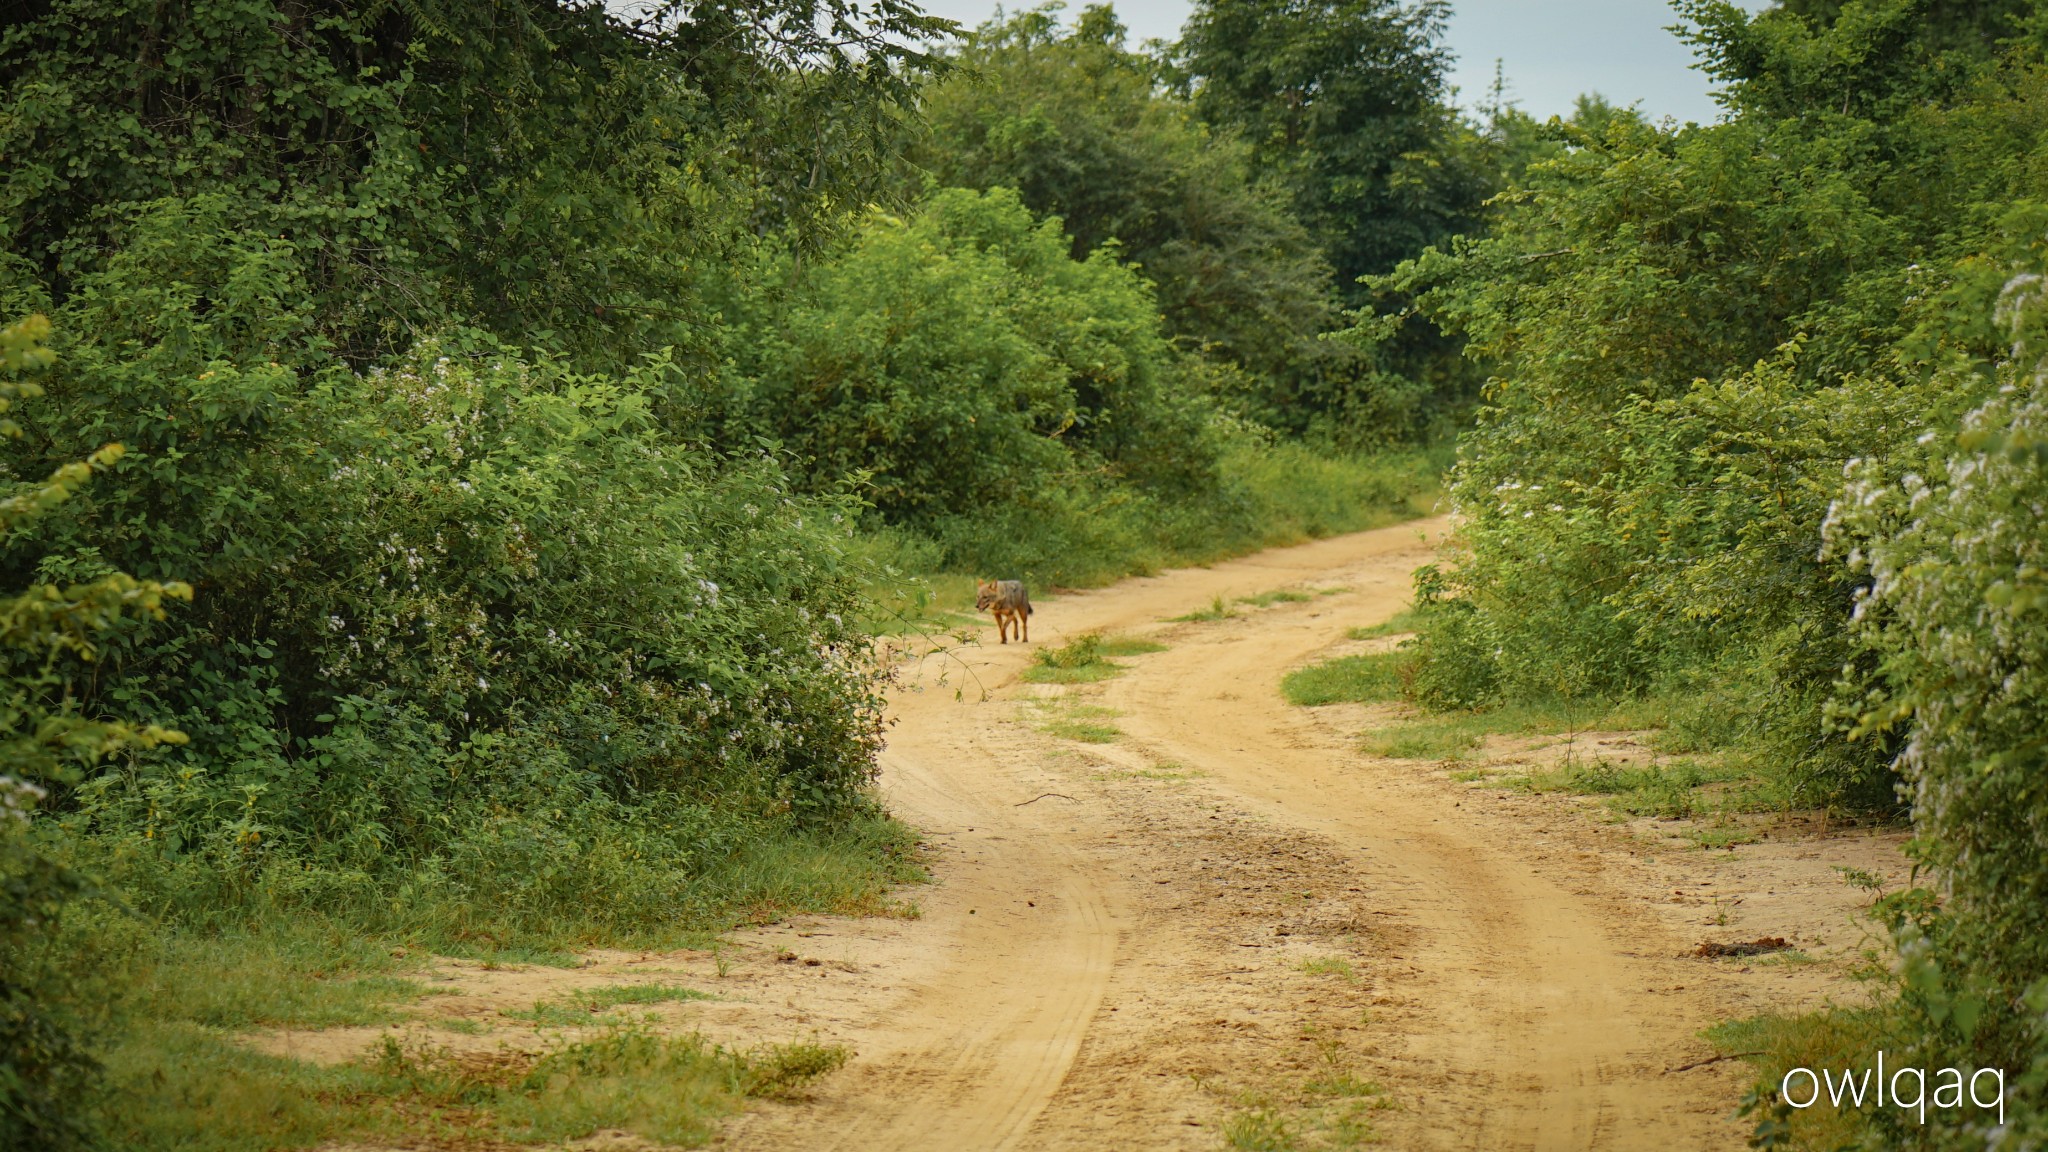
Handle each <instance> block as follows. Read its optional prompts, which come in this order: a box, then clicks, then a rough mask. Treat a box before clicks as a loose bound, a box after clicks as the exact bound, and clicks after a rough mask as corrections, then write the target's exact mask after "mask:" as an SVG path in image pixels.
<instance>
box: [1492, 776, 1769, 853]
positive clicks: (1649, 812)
mask: <svg viewBox="0 0 2048 1152" xmlns="http://www.w3.org/2000/svg"><path fill="white" fill-rule="evenodd" d="M1753 783H1754V777H1753V776H1752V774H1751V772H1750V771H1749V770H1748V768H1747V767H1746V766H1745V765H1743V764H1741V763H1739V762H1735V761H1727V760H1692V759H1686V760H1675V761H1671V762H1668V763H1657V762H1653V761H1645V762H1643V763H1617V762H1615V761H1612V760H1606V759H1596V760H1592V761H1590V762H1579V763H1571V764H1566V765H1564V766H1562V767H1557V768H1552V769H1549V770H1546V771H1538V772H1531V773H1529V774H1527V775H1526V776H1523V777H1519V778H1517V779H1515V780H1514V784H1515V785H1516V786H1517V787H1522V788H1525V789H1527V790H1529V791H1532V792H1567V793H1570V794H1572V795H1576V796H1599V797H1603V798H1604V799H1605V800H1606V803H1607V807H1608V809H1609V810H1610V811H1612V812H1614V813H1615V814H1616V815H1619V816H1655V817H1662V818H1664V819H1670V820H1676V819H1684V818H1687V817H1693V816H1699V815H1704V814H1707V813H1710V812H1723V813H1727V812H1733V811H1744V810H1752V809H1755V808H1756V807H1758V806H1759V795H1758V794H1757V793H1756V792H1755V791H1754V790H1753V789H1752V788H1751V787H1750V786H1751V785H1752V784H1753ZM1753 838H1754V837H1753V836H1752V835H1751V834H1750V833H1748V832H1747V831H1746V830H1744V829H1741V828H1739V827H1729V826H1723V827H1720V828H1715V829H1700V830H1698V831H1697V832H1696V834H1695V836H1694V839H1695V840H1696V841H1697V842H1698V843H1699V844H1700V845H1701V846H1702V847H1707V848H1725V847H1729V846H1730V845H1733V844H1745V843H1749V842H1750V841H1751V840H1752V839H1753Z"/></svg>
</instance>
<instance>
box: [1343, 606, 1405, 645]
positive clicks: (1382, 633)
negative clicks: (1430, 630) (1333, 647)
mask: <svg viewBox="0 0 2048 1152" xmlns="http://www.w3.org/2000/svg"><path fill="white" fill-rule="evenodd" d="M1421 620H1422V614H1421V613H1419V612H1417V611H1416V610H1415V609H1413V608H1403V609H1402V610H1401V611H1399V612H1397V613H1395V614H1394V615H1393V616H1392V617H1391V618H1389V619H1387V620H1384V621H1382V622H1380V623H1378V624H1373V625H1369V626H1367V627H1363V628H1351V629H1348V630H1346V631H1345V633H1344V638H1345V639H1347V640H1378V639H1381V638H1383V637H1386V636H1405V635H1407V634H1408V633H1410V632H1413V631H1415V629H1416V627H1417V625H1419V624H1420V623H1421Z"/></svg>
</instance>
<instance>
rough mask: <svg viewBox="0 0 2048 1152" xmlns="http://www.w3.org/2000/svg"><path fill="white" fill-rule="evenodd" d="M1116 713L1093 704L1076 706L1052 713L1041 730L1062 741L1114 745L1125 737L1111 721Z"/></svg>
mask: <svg viewBox="0 0 2048 1152" xmlns="http://www.w3.org/2000/svg"><path fill="white" fill-rule="evenodd" d="M1115 716H1116V711H1115V710H1114V709H1111V708H1103V707H1100V706H1097V705H1092V704H1075V705H1069V706H1067V707H1065V708H1060V709H1057V710H1054V711H1051V712H1050V713H1049V714H1048V715H1047V716H1046V718H1045V721H1044V722H1043V723H1042V724H1040V725H1039V727H1040V728H1041V729H1043V730H1044V731H1045V732H1047V733H1050V734H1051V735H1054V736H1057V737H1059V738H1060V739H1062V740H1077V741H1079V742H1081V743H1083V744H1114V743H1115V742H1116V741H1117V740H1118V739H1119V738H1121V737H1122V736H1123V732H1122V730H1120V729H1119V728H1117V726H1116V725H1115V724H1112V723H1110V720H1111V719H1112V718H1113V717H1115Z"/></svg>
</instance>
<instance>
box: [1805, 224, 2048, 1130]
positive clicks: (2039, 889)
mask: <svg viewBox="0 0 2048 1152" xmlns="http://www.w3.org/2000/svg"><path fill="white" fill-rule="evenodd" d="M2039 267H2040V266H2039V264H2038V263H2036V264H2035V267H2034V268H2032V269H2030V270H2028V271H2027V272H2025V273H2024V274H2022V275H2020V276H2018V277H2016V278H2015V279H2014V280H2013V281H2012V282H2011V283H2010V284H2009V285H2008V287H2007V289H2006V293H2005V299H2004V301H2003V306H2002V309H2001V313H2002V318H2004V319H2006V320H2007V321H2008V322H2009V323H2010V325H2011V332H2012V337H2013V344H2012V349H2011V358H2010V359H2009V360H2008V361H2007V362H2006V363H2005V364H2003V365H2002V366H2001V368H2000V371H1999V374H1998V375H1999V383H2000V387H1999V389H1998V393H1997V395H1995V396H1994V397H1992V398H1991V399H1989V400H1988V401H1986V402H1985V403H1984V404H1983V405H1982V406H1981V407H1979V408H1977V409H1976V410H1975V411H1973V412H1971V413H1970V414H1969V416H1968V417H1967V418H1966V419H1965V420H1964V421H1963V422H1962V426H1961V432H1960V435H1959V436H1958V437H1957V443H1956V450H1955V451H1954V452H1953V453H1952V454H1950V455H1949V457H1948V459H1947V460H1946V461H1945V462H1944V463H1943V464H1942V466H1941V467H1939V468H1936V469H1930V470H1929V473H1928V474H1927V475H1926V476H1921V475H1917V474H1907V475H1904V476H1901V477H1897V478H1894V477H1891V476H1887V475H1886V474H1885V473H1884V472H1883V471H1882V470H1880V469H1877V468H1873V467H1870V466H1868V465H1860V464H1859V465H1858V466H1857V467H1856V468H1855V469H1854V470H1853V471H1852V479H1851V481H1850V484H1849V487H1848V491H1847V492H1846V493H1845V494H1844V497H1843V499H1841V500H1840V501H1839V502H1838V503H1837V505H1836V507H1835V510H1834V512H1833V513H1832V514H1831V516H1830V518H1829V523H1828V531H1829V537H1830V541H1831V544H1832V545H1833V547H1834V548H1835V549H1836V551H1838V552H1844V553H1845V555H1844V556H1843V557H1842V558H1843V559H1846V560H1847V561H1849V563H1850V564H1851V566H1852V567H1853V568H1854V570H1856V571H1858V572H1867V573H1868V574H1869V578H1870V584H1869V587H1868V589H1867V591H1866V592H1865V594H1864V595H1863V596H1862V597H1861V599H1860V600H1859V603H1858V605H1857V608H1858V616H1857V620H1858V623H1857V634H1858V636H1859V637H1860V638H1861V639H1863V640H1864V641H1865V642H1866V643H1868V644H1869V645H1870V646H1871V647H1872V648H1874V649H1875V650H1876V651H1878V652H1880V653H1882V654H1883V666H1882V672H1883V676H1882V681H1881V687H1879V688H1878V689H1877V690H1875V691H1874V692H1873V693H1872V695H1871V697H1870V698H1869V699H1868V700H1866V701H1865V702H1864V703H1865V705H1866V709H1865V711H1864V712H1863V713H1862V714H1861V717H1860V720H1861V727H1862V729H1864V730H1877V729H1883V728H1886V727H1889V726H1892V725H1898V724H1901V723H1903V724H1905V725H1907V726H1909V731H1910V732H1911V739H1910V740H1909V742H1908V743H1907V746H1906V749H1905V754H1904V756H1902V757H1901V759H1900V768H1901V771H1902V772H1903V774H1904V776H1905V781H1906V787H1907V788H1908V789H1909V793H1908V794H1909V795H1910V796H1911V798H1912V801H1913V808H1914V815H1915V824H1916V825H1917V827H1918V830H1919V832H1920V839H1919V842H1918V843H1919V852H1920V855H1921V857H1922V859H1923V860H1925V861H1926V862H1927V863H1928V864H1930V865H1932V866H1933V867H1935V868H1936V869H1938V870H1939V873H1940V875H1941V876H1942V878H1943V879H1944V881H1945V882H1946V888H1947V895H1948V896H1949V900H1948V901H1947V903H1946V905H1945V906H1943V907H1941V908H1940V909H1939V910H1938V911H1937V910H1936V909H1935V908H1934V906H1933V905H1932V904H1931V903H1927V902H1918V901H1912V902H1902V903H1901V904H1900V905H1899V906H1898V907H1897V908H1896V909H1895V910H1894V912H1895V915H1896V916H1897V918H1898V920H1897V924H1898V933H1899V936H1900V940H1901V949H1900V952H1901V957H1902V971H1903V974H1904V976H1905V980H1904V983H1903V993H1904V999H1903V1004H1902V1008H1903V1014H1904V1016H1905V1022H1906V1024H1907V1025H1908V1029H1907V1035H1908V1036H1909V1037H1910V1038H1911V1039H1910V1044H1911V1049H1912V1051H1913V1058H1915V1059H1918V1060H1922V1061H1924V1062H1926V1066H1928V1067H1960V1068H1965V1069H1972V1068H2004V1069H2009V1070H2011V1072H2012V1073H2014V1074H2015V1077H2016V1079H2017V1081H2018V1083H2019V1088H2018V1090H2019V1092H2020V1093H2021V1094H2022V1095H2023V1096H2025V1097H2026V1098H2027V1099H2028V1101H2029V1103H2028V1104H2027V1105H2026V1106H2024V1107H2023V1108H2021V1109H2019V1110H2018V1116H2017V1119H2016V1122H2015V1123H2014V1125H2013V1131H2012V1134H2011V1138H2014V1139H2017V1140H2018V1141H2019V1146H2021V1147H2029V1146H2033V1145H2035V1144H2038V1143H2039V1142H2041V1141H2042V1140H2044V1139H2048V1110H2044V1109H2042V1108H2040V1107H2039V1106H2038V1105H2037V1104H2034V1103H2032V1101H2036V1100H2039V1098H2040V1092H2041V1089H2042V1088H2043V1087H2044V1086H2048V1023H2044V1022H2048V975H2044V973H2048V867H2044V866H2043V861H2048V741H2044V739H2043V727H2042V721H2043V717H2044V716H2048V556H2044V551H2048V534H2044V533H2043V532H2042V530H2041V519H2042V515H2043V513H2044V512H2048V374H2044V367H2048V366H2044V361H2043V359H2042V334H2043V331H2044V326H2043V321H2044V318H2048V316H2044V311H2048V310H2044V308H2043V299H2042V292H2041V284H2042V278H2041V273H2040V271H2039ZM1897 1135H1898V1136H1899V1137H1900V1139H1899V1142H1900V1143H1902V1144H1906V1145H1914V1144H1922V1143H1924V1144H1931V1145H1933V1146H1948V1145H1947V1143H1946V1142H1947V1141H1951V1140H1953V1141H1955V1146H1963V1144H1965V1143H1967V1142H1968V1140H1969V1135H1968V1134H1966V1133H1956V1134H1940V1135H1937V1136H1935V1137H1933V1138H1931V1139H1923V1138H1921V1134H1918V1133H1911V1132H1906V1131H1901V1132H1900V1133H1898V1134H1897ZM1958 1137H1960V1139H1958Z"/></svg>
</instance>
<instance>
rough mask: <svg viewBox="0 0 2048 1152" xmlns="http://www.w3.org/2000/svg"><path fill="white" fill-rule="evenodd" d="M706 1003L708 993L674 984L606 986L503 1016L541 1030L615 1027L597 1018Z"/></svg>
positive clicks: (608, 1021)
mask: <svg viewBox="0 0 2048 1152" xmlns="http://www.w3.org/2000/svg"><path fill="white" fill-rule="evenodd" d="M710 999H713V997H712V996H711V995H710V994H709V993H705V992H699V991H697V990H696V989H694V988H684V987H682V986H681V985H678V984H609V985H606V986H604V987H602V988H587V989H584V990H582V991H580V992H574V993H571V994H570V995H567V996H561V997H557V998H555V999H553V1000H537V1001H535V1002H534V1005H533V1008H532V1009H531V1010H530V1011H525V1012H506V1013H503V1015H505V1016H507V1017H509V1018H511V1019H514V1020H525V1021H529V1022H531V1023H533V1024H537V1025H541V1026H544V1027H558V1028H559V1027H577V1026H582V1025H589V1024H602V1023H616V1021H615V1020H613V1019H611V1018H608V1017H605V1016H603V1015H601V1014H602V1013H604V1012H606V1011H608V1010H609V1009H612V1008H619V1007H626V1006H631V1005H646V1004H672V1003H676V1002H678V1001H683V1000H710Z"/></svg>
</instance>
